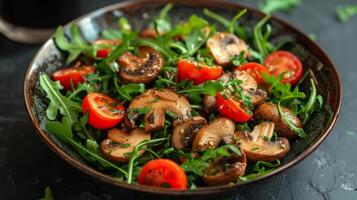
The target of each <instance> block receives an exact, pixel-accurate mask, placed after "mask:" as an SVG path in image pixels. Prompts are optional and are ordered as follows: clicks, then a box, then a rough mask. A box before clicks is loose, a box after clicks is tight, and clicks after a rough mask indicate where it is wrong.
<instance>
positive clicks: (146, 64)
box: [118, 47, 164, 84]
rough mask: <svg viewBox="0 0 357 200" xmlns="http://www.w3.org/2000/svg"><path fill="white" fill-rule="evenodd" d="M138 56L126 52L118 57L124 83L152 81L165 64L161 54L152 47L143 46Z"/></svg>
mask: <svg viewBox="0 0 357 200" xmlns="http://www.w3.org/2000/svg"><path fill="white" fill-rule="evenodd" d="M140 54H141V55H143V56H144V57H138V56H135V55H133V54H131V53H130V52H125V53H124V54H123V55H122V56H120V57H119V58H118V63H119V64H120V69H119V77H120V80H121V81H122V82H123V83H145V84H147V83H150V82H151V81H152V80H154V79H155V78H156V76H157V75H158V74H159V72H160V70H161V68H162V67H163V65H164V60H163V58H162V57H161V55H160V54H159V53H158V52H156V51H155V50H153V49H151V48H148V47H146V48H141V49H140Z"/></svg>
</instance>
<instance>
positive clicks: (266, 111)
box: [254, 102, 302, 139]
mask: <svg viewBox="0 0 357 200" xmlns="http://www.w3.org/2000/svg"><path fill="white" fill-rule="evenodd" d="M281 109H282V112H283V113H284V115H285V116H286V117H287V118H289V119H290V121H291V122H292V123H293V124H294V125H295V126H296V127H298V128H302V123H301V121H300V119H299V117H298V116H296V115H295V114H294V113H293V112H292V111H291V110H289V109H287V108H285V107H283V106H282V107H281ZM254 118H255V119H257V120H262V121H271V122H274V124H275V131H276V133H277V134H278V135H279V136H282V137H286V138H289V139H290V138H296V137H297V136H298V134H296V133H295V132H294V131H292V130H291V129H290V127H289V126H288V125H287V124H286V123H285V122H284V121H283V120H282V119H281V117H280V115H279V111H278V106H277V105H276V104H274V103H269V102H265V103H263V104H261V105H259V106H258V107H257V108H256V109H255V111H254Z"/></svg>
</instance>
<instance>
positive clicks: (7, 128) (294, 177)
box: [0, 0, 357, 200]
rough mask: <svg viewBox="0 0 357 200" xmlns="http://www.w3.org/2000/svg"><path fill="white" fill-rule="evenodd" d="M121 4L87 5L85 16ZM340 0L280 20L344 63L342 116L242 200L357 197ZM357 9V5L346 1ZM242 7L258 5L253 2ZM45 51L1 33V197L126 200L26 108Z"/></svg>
mask: <svg viewBox="0 0 357 200" xmlns="http://www.w3.org/2000/svg"><path fill="white" fill-rule="evenodd" d="M113 2H116V1H114V0H96V1H94V0H92V1H85V0H81V4H80V5H81V7H80V12H79V15H81V14H84V13H86V12H88V11H90V10H95V9H97V8H100V7H102V6H104V5H108V4H110V3H113ZM338 2H340V1H339V0H328V1H326V0H315V1H307V0H305V1H304V3H303V5H302V6H300V7H298V8H297V9H295V10H294V11H293V12H292V13H291V14H290V15H287V14H280V13H278V15H279V16H280V17H282V18H283V19H285V20H287V21H289V22H290V23H292V24H293V25H295V26H297V27H299V28H300V29H302V30H303V31H304V32H306V33H314V34H316V35H317V37H318V38H317V42H318V43H319V44H320V45H321V46H322V47H323V49H325V51H326V52H327V54H328V55H329V56H330V57H331V58H332V60H333V61H334V62H335V63H336V65H337V67H338V70H339V73H340V75H341V79H342V82H343V94H344V97H343V98H344V100H343V104H342V110H341V115H340V118H339V120H338V122H337V124H336V126H335V128H334V130H333V131H332V133H331V135H330V136H329V137H328V138H327V139H326V141H325V142H324V143H323V144H322V145H321V146H320V147H319V148H318V149H317V150H316V151H315V152H314V153H313V154H312V155H310V156H309V157H308V158H306V159H305V160H304V161H302V162H301V163H299V164H298V165H296V166H295V167H293V168H291V169H289V170H287V171H286V172H284V173H282V174H280V175H278V176H275V177H273V178H271V179H269V180H267V181H264V182H261V183H258V184H255V185H251V186H250V187H249V189H246V190H244V191H243V192H241V193H240V194H238V196H237V199H249V200H250V199H282V200H290V199H306V200H310V199H341V200H350V199H357V177H356V174H357V167H356V165H357V155H356V154H357V150H356V146H357V127H356V126H355V125H353V121H354V123H356V121H357V96H356V95H357V87H356V80H357V68H356V66H355V65H356V64H355V63H356V61H355V60H356V56H357V54H356V49H357V42H356V35H357V17H354V18H352V19H351V20H350V21H349V22H348V23H340V22H339V21H338V20H337V19H336V15H335V6H336V5H338ZM345 2H346V3H347V4H348V3H357V2H356V1H355V0H350V1H344V3H345ZM242 3H244V4H247V5H252V2H251V1H248V0H245V1H242ZM38 49H39V46H30V45H22V44H16V43H13V42H11V41H9V40H7V39H6V38H4V37H3V36H1V35H0V199H4V200H7V199H38V198H40V197H42V196H43V193H44V189H45V187H46V186H50V187H51V189H52V192H53V195H54V197H55V199H56V200H61V199H83V200H84V199H126V198H125V195H120V196H119V195H115V194H116V191H113V190H110V189H107V190H105V189H103V188H101V187H99V186H101V185H102V183H101V182H97V181H95V180H93V179H92V178H90V177H87V176H85V175H83V174H82V173H80V172H78V171H77V170H75V169H73V168H72V167H70V166H69V165H68V164H66V163H65V162H64V161H62V160H61V159H60V158H59V157H58V156H56V155H55V154H54V153H53V152H52V151H51V150H50V149H49V148H47V147H46V145H45V144H44V143H43V142H42V141H41V140H40V139H39V138H38V136H37V135H36V133H35V130H34V128H33V126H32V124H31V121H30V120H29V119H28V117H27V113H26V111H25V106H24V102H23V94H22V88H23V85H22V84H23V78H24V76H25V72H26V69H27V66H28V65H29V63H30V61H31V59H32V57H33V56H34V54H35V53H36V51H37V50H38Z"/></svg>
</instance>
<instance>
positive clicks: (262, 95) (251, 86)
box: [233, 70, 268, 106]
mask: <svg viewBox="0 0 357 200" xmlns="http://www.w3.org/2000/svg"><path fill="white" fill-rule="evenodd" d="M233 78H235V79H238V80H241V81H242V83H241V84H240V87H241V88H242V89H243V92H244V94H245V95H247V96H249V97H250V101H251V102H252V104H253V105H254V106H255V105H259V104H262V103H263V102H264V101H265V100H266V99H267V97H268V94H267V93H266V92H265V91H264V90H262V89H258V83H257V82H256V81H255V79H254V78H253V77H252V76H251V75H250V74H249V73H248V72H246V71H239V70H235V71H234V72H233Z"/></svg>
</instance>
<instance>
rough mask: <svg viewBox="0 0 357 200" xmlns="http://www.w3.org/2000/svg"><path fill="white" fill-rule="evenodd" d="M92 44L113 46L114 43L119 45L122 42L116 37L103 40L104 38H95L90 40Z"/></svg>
mask: <svg viewBox="0 0 357 200" xmlns="http://www.w3.org/2000/svg"><path fill="white" fill-rule="evenodd" d="M92 43H93V44H97V45H99V44H102V45H110V46H115V45H119V44H121V43H122V41H121V40H120V39H116V40H104V39H100V40H95V41H94V42H92Z"/></svg>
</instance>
